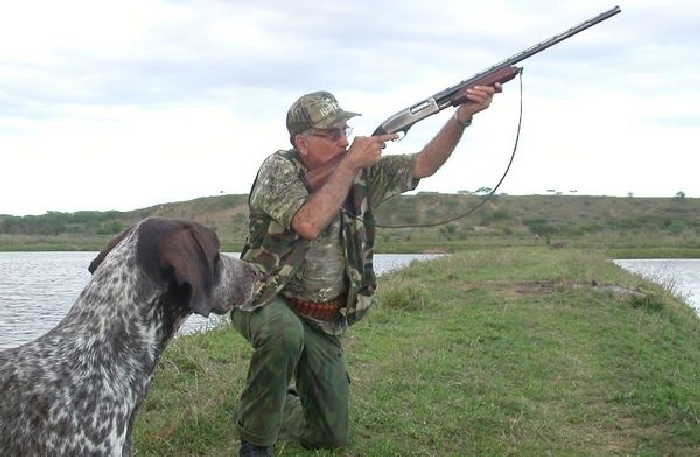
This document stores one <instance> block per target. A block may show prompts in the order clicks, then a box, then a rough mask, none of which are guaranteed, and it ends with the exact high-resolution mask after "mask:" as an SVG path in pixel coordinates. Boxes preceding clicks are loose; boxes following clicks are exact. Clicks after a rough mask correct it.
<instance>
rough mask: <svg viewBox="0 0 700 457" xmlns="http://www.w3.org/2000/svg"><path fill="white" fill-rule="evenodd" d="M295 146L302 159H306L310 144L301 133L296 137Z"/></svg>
mask: <svg viewBox="0 0 700 457" xmlns="http://www.w3.org/2000/svg"><path fill="white" fill-rule="evenodd" d="M294 145H295V147H296V149H297V151H298V152H299V155H300V156H302V157H306V156H307V154H308V150H309V144H308V142H307V140H306V137H305V136H304V135H302V134H301V133H300V134H298V135H295V136H294Z"/></svg>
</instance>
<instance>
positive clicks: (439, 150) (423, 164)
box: [413, 112, 471, 178]
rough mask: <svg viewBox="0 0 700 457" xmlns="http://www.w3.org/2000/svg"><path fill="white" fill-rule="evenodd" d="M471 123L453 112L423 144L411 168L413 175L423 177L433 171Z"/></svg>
mask: <svg viewBox="0 0 700 457" xmlns="http://www.w3.org/2000/svg"><path fill="white" fill-rule="evenodd" d="M470 123H471V119H470V120H469V121H465V122H462V121H460V120H459V119H458V114H457V112H455V114H454V115H453V116H452V117H451V118H450V119H449V120H448V121H447V122H446V123H445V125H444V126H443V127H442V129H440V131H439V132H438V134H437V135H436V136H435V138H433V139H432V140H430V142H429V143H428V144H426V145H425V147H424V148H423V150H422V151H420V152H419V153H418V155H417V156H416V166H415V168H414V169H413V176H414V177H416V178H425V177H428V176H431V175H432V174H433V173H435V172H436V171H437V170H438V168H440V167H441V166H442V164H443V163H445V161H446V160H447V159H448V158H449V157H450V155H451V154H452V151H454V149H455V147H456V146H457V144H458V143H459V140H460V138H462V133H464V129H465V128H466V127H467V126H468V125H469V124H470Z"/></svg>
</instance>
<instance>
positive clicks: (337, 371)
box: [231, 297, 349, 449]
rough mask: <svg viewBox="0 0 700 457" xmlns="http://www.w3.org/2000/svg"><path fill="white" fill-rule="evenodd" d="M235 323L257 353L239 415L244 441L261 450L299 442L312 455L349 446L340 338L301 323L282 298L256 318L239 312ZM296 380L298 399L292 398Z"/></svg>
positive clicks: (235, 313) (345, 377)
mask: <svg viewBox="0 0 700 457" xmlns="http://www.w3.org/2000/svg"><path fill="white" fill-rule="evenodd" d="M231 320H232V322H233V326H234V327H235V328H236V329H237V330H238V331H239V332H240V333H241V335H243V337H244V338H246V339H247V340H248V341H249V342H250V344H251V345H252V346H253V348H254V352H253V356H252V358H251V361H250V368H249V370H248V380H247V386H246V387H245V389H244V390H243V394H242V395H241V401H240V406H239V410H238V414H237V421H236V422H237V427H238V432H239V434H240V437H241V439H242V440H246V441H249V442H251V443H253V444H256V445H258V446H271V445H273V444H274V443H275V442H276V441H277V439H278V438H280V439H297V440H299V441H300V443H301V444H302V445H303V446H305V447H307V448H312V449H315V448H332V447H338V446H342V445H344V444H346V443H347V441H348V392H349V385H348V384H349V382H348V375H347V370H346V367H345V362H344V360H343V352H342V347H341V344H340V338H339V337H337V336H333V335H328V334H326V333H324V332H323V331H321V330H319V329H317V328H316V327H314V326H312V325H310V324H309V323H307V322H306V321H304V320H303V319H301V318H299V317H298V316H297V315H296V314H295V313H294V312H293V311H292V310H291V309H290V308H289V307H288V306H287V304H286V302H285V301H284V300H283V299H282V298H280V297H277V298H275V299H274V300H273V301H272V302H270V303H269V304H267V305H265V306H263V307H261V308H258V309H257V310H255V311H253V312H245V311H240V310H235V311H233V312H232V314H231ZM292 380H295V381H296V388H297V392H298V398H297V397H296V396H293V395H289V394H288V388H289V385H290V382H291V381H292ZM299 400H301V401H299ZM281 430H282V433H280V431H281Z"/></svg>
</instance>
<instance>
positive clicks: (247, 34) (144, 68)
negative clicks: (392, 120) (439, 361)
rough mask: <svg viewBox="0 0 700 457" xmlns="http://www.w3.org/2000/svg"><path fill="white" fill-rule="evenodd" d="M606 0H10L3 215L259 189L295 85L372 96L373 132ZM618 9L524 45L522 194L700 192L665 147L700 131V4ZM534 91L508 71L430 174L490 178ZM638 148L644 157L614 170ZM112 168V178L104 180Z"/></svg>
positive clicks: (352, 101)
mask: <svg viewBox="0 0 700 457" xmlns="http://www.w3.org/2000/svg"><path fill="white" fill-rule="evenodd" d="M611 7H612V4H611V3H610V2H608V1H605V2H604V1H602V0H601V1H598V0H594V1H591V2H589V3H587V4H584V3H562V2H554V1H550V0H540V1H535V2H532V1H528V2H525V1H520V0H497V1H493V2H482V3H478V4H474V3H473V2H457V1H443V0H438V1H434V2H429V3H426V2H418V1H416V2H406V1H402V2H398V1H394V0H391V1H387V2H381V3H377V2H369V1H364V0H363V1H357V2H337V1H331V2H321V3H319V2H317V1H313V2H312V1H306V0H304V1H299V2H294V3H293V4H290V3H289V2H283V1H281V0H272V1H269V2H258V3H251V2H243V1H218V0H191V1H165V0H143V1H138V2H137V1H135V0H127V1H123V2H112V3H104V2H91V1H72V2H69V3H45V2H32V1H28V2H20V3H16V4H13V7H12V8H11V9H10V8H6V9H5V10H3V11H2V14H0V55H2V56H3V58H2V59H1V60H0V139H1V140H2V154H3V159H4V167H3V176H4V179H3V182H2V183H0V192H1V193H2V195H9V196H11V197H10V198H5V199H3V201H2V202H0V213H6V212H9V213H13V214H24V213H36V212H43V211H47V210H59V211H66V210H71V211H74V210H90V209H98V210H100V209H105V210H106V209H120V210H126V209H134V208H137V207H141V206H149V205H152V204H158V203H162V202H163V201H172V200H178V199H189V198H195V197H198V196H203V195H210V194H217V193H219V192H221V191H223V192H236V193H242V192H247V191H248V188H249V185H250V182H251V181H252V179H253V177H254V175H255V170H256V168H257V165H258V163H259V162H260V161H261V160H262V158H263V157H264V156H265V155H267V154H269V153H271V152H273V151H274V150H276V149H278V148H281V147H286V146H287V144H288V140H287V136H286V132H285V130H284V115H285V112H286V109H287V107H288V106H289V105H290V104H291V103H292V102H293V101H294V100H295V99H296V98H297V97H298V96H299V95H300V94H302V93H304V92H310V91H314V90H318V89H327V90H331V91H333V92H334V93H336V95H337V96H338V98H339V100H340V102H341V105H343V106H344V107H346V108H347V109H351V110H355V111H358V112H361V113H363V116H362V117H360V118H357V119H354V120H353V124H354V126H355V127H356V128H355V131H356V132H358V133H360V134H362V133H368V132H371V131H373V130H374V128H375V127H376V126H377V125H378V124H379V122H381V121H382V120H383V119H384V118H386V117H387V116H388V115H390V114H392V113H394V112H395V111H398V110H399V109H402V108H404V107H406V106H408V105H410V104H412V103H415V102H417V101H419V100H421V99H422V98H424V97H427V96H429V95H431V94H433V93H435V92H437V91H439V90H441V89H444V88H445V87H447V86H451V85H453V84H454V83H456V82H457V81H460V80H462V79H465V78H467V77H470V76H471V75H473V74H474V73H476V72H478V71H481V70H483V69H485V68H487V67H489V66H491V65H493V64H494V63H496V62H498V61H500V60H501V59H503V58H505V57H508V56H510V55H512V54H514V53H516V52H518V51H521V50H523V49H525V48H527V47H529V46H531V45H532V44H535V43H537V42H539V41H542V40H544V39H546V38H549V37H551V36H553V35H554V34H557V33H559V32H562V31H563V30H565V29H567V28H568V27H570V26H573V25H574V24H577V23H579V22H582V21H583V20H584V19H587V18H589V17H592V16H594V15H596V14H598V13H599V12H601V11H604V10H607V9H609V8H611ZM622 9H623V11H622V13H621V14H619V15H617V16H615V17H614V18H612V19H610V20H609V21H606V22H604V23H602V24H600V25H596V26H594V27H593V28H591V29H589V30H587V31H584V32H582V33H581V34H579V35H577V36H574V37H573V38H571V39H570V40H566V41H565V42H563V43H561V44H559V45H557V46H555V47H553V48H551V49H548V50H546V51H544V52H543V53H541V54H539V55H537V56H534V57H532V58H531V59H528V60H526V61H525V62H524V63H523V64H524V66H525V68H526V71H525V73H524V75H523V82H524V87H525V92H524V102H525V118H524V125H523V134H522V138H521V145H520V151H519V153H518V156H517V158H516V162H515V165H514V168H513V171H512V172H511V174H510V176H509V177H508V178H507V179H506V183H505V184H504V189H505V190H506V191H507V192H511V193H518V192H534V191H537V190H538V189H539V190H541V191H544V190H545V189H546V188H548V187H550V186H557V187H561V188H564V187H569V186H573V185H575V186H576V187H578V188H579V190H581V191H583V189H589V190H590V191H591V192H596V193H613V192H618V191H619V192H623V193H626V192H628V191H633V192H635V194H636V195H642V194H643V193H644V192H645V190H644V189H647V190H646V191H647V192H649V193H655V192H656V193H659V194H663V195H666V194H668V193H669V192H670V190H667V189H671V188H675V187H683V188H684V189H686V192H687V194H688V196H693V192H695V193H696V194H698V193H700V187H698V186H700V185H698V184H695V179H694V178H692V177H691V176H690V175H689V173H688V171H687V170H688V169H690V168H692V167H680V168H681V169H679V168H678V167H677V166H676V167H675V168H674V167H672V166H671V165H669V164H678V163H683V162H684V161H687V160H688V159H687V157H688V151H689V150H690V148H691V146H689V145H692V144H695V143H696V142H697V139H696V138H694V136H696V135H695V133H694V132H695V131H697V130H696V128H697V126H698V122H697V116H696V113H695V110H694V106H697V104H698V102H700V94H699V93H698V90H697V89H696V88H697V87H698V85H699V83H700V81H699V79H700V71H699V69H698V64H697V63H696V61H697V59H695V56H696V55H697V47H698V43H699V42H700V40H698V38H700V36H699V35H700V34H699V32H698V31H697V13H696V12H695V11H696V5H695V4H694V2H691V1H689V0H672V1H667V2H661V1H660V0H656V1H652V0H639V1H636V2H634V3H633V4H630V5H622ZM519 97H520V95H519V88H518V82H517V81H514V82H511V83H508V85H507V86H506V92H505V93H504V94H502V95H500V96H499V97H498V99H497V100H496V103H494V106H493V108H492V109H490V110H488V111H487V112H485V113H482V114H480V115H479V116H478V118H477V120H476V121H475V123H474V125H473V126H472V127H471V128H470V130H469V131H468V134H467V135H466V136H465V138H464V140H463V141H462V143H461V144H460V146H459V147H458V150H457V151H455V153H454V155H453V158H452V159H451V160H450V162H449V164H448V166H446V167H445V168H444V169H443V170H440V172H439V178H437V179H428V180H425V181H424V182H423V183H422V184H421V189H424V190H433V189H434V190H441V191H456V190H458V189H462V188H465V187H466V188H468V189H474V188H477V187H479V186H482V185H489V186H490V185H491V183H492V182H495V181H494V180H497V179H498V178H499V177H500V173H502V169H503V166H504V164H505V163H506V161H507V158H508V155H509V153H510V149H511V147H512V141H513V133H514V130H515V124H516V122H517V112H518V103H519ZM448 116H449V113H443V114H440V115H438V116H434V117H433V118H429V119H427V120H426V121H424V122H422V123H421V124H420V125H417V126H416V127H414V129H412V130H411V132H410V134H409V135H408V137H407V138H406V139H405V140H404V141H402V142H401V143H398V144H393V145H392V146H391V147H390V148H389V151H390V152H391V153H402V152H413V151H415V150H418V149H420V148H421V147H422V145H423V144H425V143H426V142H427V141H429V140H430V138H432V136H433V135H434V134H435V132H436V131H437V130H438V129H439V127H440V125H441V123H442V122H444V121H445V119H446V118H447V117H448ZM660 151H663V152H660ZM659 154H663V159H664V160H661V159H660V156H659ZM684 154H685V155H684ZM659 162H662V163H661V164H660V163H659ZM601 164H604V165H603V166H601ZM631 164H634V165H635V167H636V169H635V172H634V173H624V172H620V171H619V170H627V169H628V168H630V167H631ZM107 169H109V170H110V171H112V172H114V173H115V176H117V178H111V181H109V183H108V184H106V182H105V178H104V176H105V172H106V170H107ZM659 170H663V176H659V173H658V172H659ZM120 179H121V182H120ZM686 183H687V184H686ZM632 187H636V188H632Z"/></svg>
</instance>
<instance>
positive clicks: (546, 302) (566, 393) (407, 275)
mask: <svg viewBox="0 0 700 457" xmlns="http://www.w3.org/2000/svg"><path fill="white" fill-rule="evenodd" d="M593 284H597V286H595V287H594V286H593ZM607 284H615V285H618V286H621V288H622V289H623V290H626V291H630V293H628V294H622V295H620V294H616V292H611V291H610V290H611V289H610V288H605V287H601V286H603V285H607ZM615 290H617V289H615ZM631 292H634V293H631ZM671 292H673V291H672V290H671V291H669V290H666V289H664V288H663V287H662V286H658V285H654V284H651V283H648V282H646V281H643V280H641V279H640V278H639V277H637V276H634V275H631V274H629V273H626V272H624V271H623V270H621V269H620V268H618V267H616V266H615V265H614V264H612V263H611V262H609V261H607V260H606V258H605V256H603V255H599V254H594V253H590V252H584V251H580V250H575V249H550V248H507V249H490V250H484V251H469V252H460V253H457V254H455V255H453V256H449V257H444V258H440V259H438V260H435V261H431V262H421V263H416V264H415V265H413V266H411V267H410V268H408V269H406V270H402V271H400V272H396V273H393V274H390V275H387V276H384V277H382V278H381V279H380V292H379V294H378V298H379V301H380V305H379V306H378V308H377V309H376V310H374V311H373V312H372V313H371V314H370V315H369V316H368V318H366V319H365V320H364V321H362V322H361V323H359V324H358V325H356V326H355V327H353V328H352V329H351V330H350V332H349V333H348V335H347V337H346V338H345V347H346V357H347V361H348V365H349V371H350V376H351V378H352V384H351V390H352V433H353V440H352V443H351V444H350V446H348V447H347V448H346V449H343V450H340V451H336V452H335V453H329V452H320V453H316V454H314V453H308V452H305V451H303V450H302V449H301V448H299V447H298V446H297V445H296V444H294V443H279V444H278V446H277V452H278V454H277V455H280V456H308V455H317V456H330V455H335V456H348V457H349V456H372V457H383V456H387V457H388V456H455V457H457V456H459V457H463V456H478V457H488V456H494V457H495V456H505V455H511V456H518V457H527V456H532V457H541V456H547V455H552V456H557V457H560V456H592V457H593V456H595V457H599V456H623V455H630V456H632V455H634V456H665V455H672V456H674V457H679V456H680V457H685V456H687V457H690V456H697V455H700V400H699V399H700V383H698V378H697V367H698V366H699V365H700V320H699V319H698V317H697V315H696V314H695V312H694V311H693V310H692V309H691V308H690V307H689V306H687V305H685V304H683V303H681V302H679V301H678V300H677V299H676V298H675V297H674V295H673V294H672V293H671ZM638 293H641V294H642V295H638ZM250 354H251V350H250V348H249V347H248V345H247V343H246V342H245V341H244V340H243V339H242V338H241V337H240V336H238V335H237V334H236V333H235V332H234V331H232V330H230V329H220V330H216V331H212V332H209V333H206V334H199V335H187V336H183V337H180V338H178V339H177V340H176V341H175V342H174V343H173V344H172V345H171V346H170V347H169V348H168V349H167V350H166V353H165V355H164V357H163V360H162V362H161V365H160V367H159V369H158V371H157V373H156V378H155V382H154V385H153V387H152V389H151V392H150V393H149V395H148V399H147V401H146V404H145V405H144V408H143V409H142V412H141V414H140V416H139V418H138V421H137V424H136V443H135V445H136V449H137V450H138V454H139V455H143V456H183V457H184V456H193V455H198V456H230V455H235V452H236V445H235V443H234V441H233V437H232V434H231V421H232V411H233V410H234V409H235V407H236V404H237V401H238V396H239V395H240V392H241V389H242V387H243V383H244V380H245V376H246V372H247V365H248V361H249V358H250Z"/></svg>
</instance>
